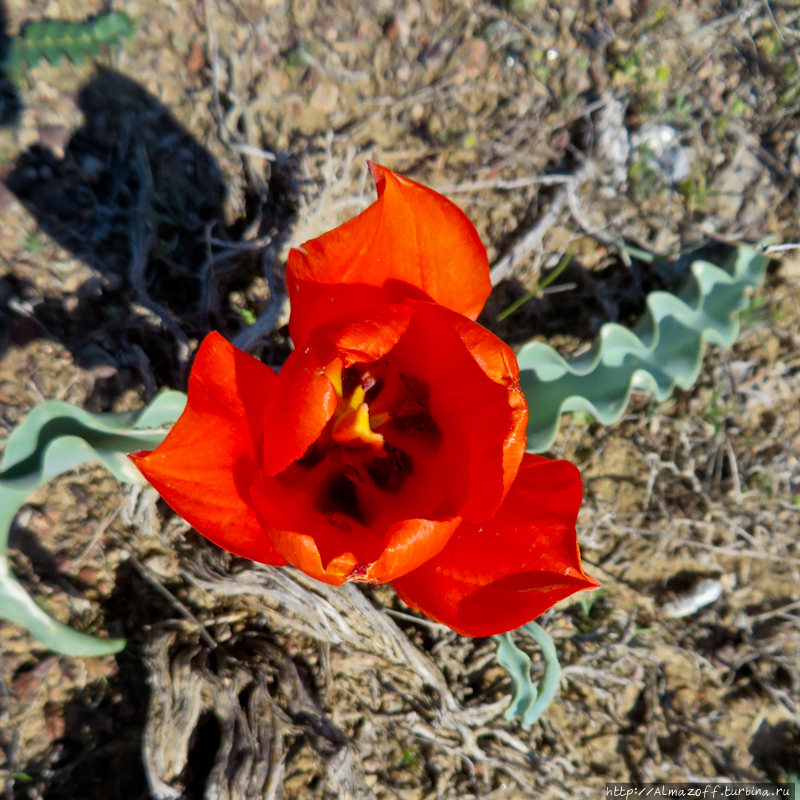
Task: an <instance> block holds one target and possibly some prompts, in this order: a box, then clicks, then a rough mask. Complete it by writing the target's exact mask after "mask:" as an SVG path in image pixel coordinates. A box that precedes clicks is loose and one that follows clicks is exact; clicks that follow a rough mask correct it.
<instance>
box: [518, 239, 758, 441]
mask: <svg viewBox="0 0 800 800" xmlns="http://www.w3.org/2000/svg"><path fill="white" fill-rule="evenodd" d="M768 261H769V259H768V258H767V257H766V256H764V255H762V254H761V253H758V252H756V251H755V250H752V249H750V248H748V247H740V248H738V249H737V250H736V252H735V253H734V254H733V256H732V257H731V258H730V259H729V260H728V261H727V262H726V263H725V264H724V265H722V266H721V267H718V266H715V265H714V264H710V263H709V262H707V261H695V262H694V263H693V264H692V266H691V272H690V277H689V279H688V280H687V282H686V284H685V285H684V287H683V288H682V290H681V291H680V292H678V293H677V294H670V293H669V292H651V293H650V294H649V295H648V296H647V300H646V303H647V312H646V313H645V314H644V316H643V317H642V319H641V320H640V321H639V323H638V324H637V325H636V327H635V328H634V329H633V330H630V329H628V328H624V327H622V326H621V325H617V324H615V323H606V324H605V325H603V327H602V328H601V329H600V333H599V335H598V337H597V339H596V340H595V342H594V343H593V345H592V347H591V349H590V350H589V351H588V352H586V353H582V354H580V355H577V356H573V357H571V358H568V359H565V358H563V357H562V356H561V355H559V354H558V353H557V352H556V351H555V350H554V349H553V348H552V347H550V346H549V345H546V344H544V343H542V342H530V343H528V344H527V345H524V346H523V347H522V349H521V350H520V351H519V353H518V354H517V360H518V361H519V365H520V386H521V387H522V391H523V392H524V393H525V396H526V397H527V399H528V411H529V418H528V451H529V452H532V453H542V452H544V451H545V450H548V449H549V448H550V447H551V446H552V444H553V442H554V441H555V438H556V434H557V433H558V426H559V422H560V420H561V415H562V414H563V413H565V412H568V411H583V412H587V413H589V414H591V415H592V416H593V417H595V418H596V419H597V420H598V421H600V422H602V423H603V424H604V425H610V424H611V423H613V422H616V421H617V420H618V419H619V418H620V417H621V416H622V414H623V413H624V411H625V408H626V407H627V405H628V402H629V400H630V397H631V394H632V392H634V391H637V392H647V393H648V394H651V395H653V397H655V398H656V400H659V401H662V400H666V398H667V397H669V396H670V395H671V394H672V392H673V391H674V389H675V387H676V386H677V387H680V388H681V389H688V388H689V387H691V386H692V384H694V382H695V381H696V380H697V378H698V376H699V374H700V369H701V367H702V363H703V354H704V352H705V347H706V344H708V343H712V344H717V345H719V346H720V347H730V346H731V345H732V344H733V343H734V341H736V337H737V336H738V335H739V319H738V312H739V311H741V310H742V309H743V308H744V307H745V306H746V305H747V296H748V294H749V292H750V291H751V290H752V289H754V288H755V287H757V286H759V285H760V284H761V283H762V281H763V280H764V271H765V269H766V265H767V262H768Z"/></svg>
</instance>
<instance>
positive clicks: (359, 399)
mask: <svg viewBox="0 0 800 800" xmlns="http://www.w3.org/2000/svg"><path fill="white" fill-rule="evenodd" d="M366 394H367V393H366V392H365V391H364V389H363V388H362V387H361V386H356V388H355V389H354V390H353V394H351V395H350V403H349V405H350V408H352V409H353V410H355V409H357V408H358V407H359V406H360V405H361V404H362V403H363V402H364V397H365V396H366Z"/></svg>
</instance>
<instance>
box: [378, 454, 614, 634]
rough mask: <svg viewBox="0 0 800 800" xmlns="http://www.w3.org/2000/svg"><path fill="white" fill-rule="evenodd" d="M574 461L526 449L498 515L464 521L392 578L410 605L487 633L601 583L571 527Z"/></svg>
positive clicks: (577, 483)
mask: <svg viewBox="0 0 800 800" xmlns="http://www.w3.org/2000/svg"><path fill="white" fill-rule="evenodd" d="M582 493H583V492H582V487H581V479H580V474H579V472H578V470H577V468H576V467H574V466H573V465H572V464H570V463H569V462H567V461H550V460H548V459H546V458H542V457H541V456H532V455H526V456H525V458H524V459H523V462H522V466H521V467H520V470H519V473H518V475H517V478H516V480H515V481H514V484H513V485H512V487H511V490H510V491H509V493H508V495H507V496H506V499H505V500H504V501H503V505H502V506H501V507H500V509H499V511H498V512H497V514H496V515H495V517H494V518H493V519H492V520H490V521H489V522H487V523H484V524H483V525H474V524H471V523H467V522H465V523H463V524H462V525H461V526H460V527H459V528H458V530H457V531H456V532H455V533H454V534H453V536H452V537H451V539H450V540H449V542H448V543H447V545H446V546H445V548H444V549H443V550H442V551H441V552H440V553H439V554H438V555H437V556H435V557H434V558H432V559H431V560H430V561H427V562H426V563H425V564H423V565H422V566H421V567H419V569H416V570H414V571H413V572H410V573H408V574H407V575H405V576H404V577H402V578H399V579H398V580H395V581H393V582H392V586H393V587H394V588H395V590H396V591H397V593H398V594H399V595H400V597H401V598H402V599H403V600H404V601H405V602H406V603H408V605H409V606H411V607H412V608H415V609H417V610H419V611H421V612H422V613H423V614H425V615H426V616H428V617H430V618H431V619H434V620H437V621H438V622H442V623H444V624H445V625H448V626H449V627H450V628H452V629H453V630H454V631H456V632H458V633H461V634H463V635H465V636H492V635H494V634H497V633H503V632H505V631H509V630H512V629H514V628H518V627H519V626H520V625H524V624H525V623H527V622H530V621H531V620H532V619H535V618H536V617H538V616H539V615H540V614H542V613H544V612H545V611H546V610H547V609H548V608H550V607H552V606H553V605H554V604H555V603H557V602H558V601H559V600H562V599H564V598H565V597H569V596H570V595H571V594H573V593H575V592H577V591H580V590H581V589H594V588H596V587H597V586H598V585H599V584H598V583H597V581H595V580H594V579H593V578H591V577H589V576H588V575H586V574H585V573H584V572H583V569H582V567H581V559H580V553H579V551H578V543H577V538H576V534H575V520H576V519H577V515H578V509H579V508H580V504H581V496H582Z"/></svg>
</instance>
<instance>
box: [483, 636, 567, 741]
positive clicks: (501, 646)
mask: <svg viewBox="0 0 800 800" xmlns="http://www.w3.org/2000/svg"><path fill="white" fill-rule="evenodd" d="M518 630H519V632H524V633H526V634H527V635H528V636H530V637H531V639H533V640H534V641H535V642H536V644H538V645H539V648H540V650H541V653H542V658H543V659H544V673H543V674H542V679H541V681H540V682H539V685H538V687H537V686H534V685H533V681H532V680H531V660H530V658H529V657H528V655H527V653H525V652H523V651H522V650H520V649H519V647H517V645H516V643H515V642H514V640H513V639H512V638H511V634H510V633H503V634H501V635H500V636H495V639H496V640H497V663H498V664H500V666H501V667H505V668H506V670H508V674H509V675H510V676H511V682H512V686H513V692H512V695H511V704H510V705H509V707H508V708H507V709H506V714H505V717H506V720H508V721H509V722H510V721H511V720H512V719H513V718H514V717H516V716H518V717H519V718H520V719H521V720H522V727H523V728H524V729H525V730H527V729H528V728H530V727H531V725H533V723H534V722H536V721H537V720H538V719H539V717H541V716H542V714H543V713H544V712H545V710H546V709H547V707H548V706H549V705H550V703H552V702H553V698H554V697H555V696H556V694H558V688H559V686H560V684H561V664H560V663H559V661H558V653H557V652H556V648H555V645H554V644H553V640H552V639H551V638H550V636H549V635H548V633H547V631H545V629H544V628H542V626H541V625H538V624H537V623H536V622H529V623H528V624H527V625H523V626H522V627H521V628H519V629H518Z"/></svg>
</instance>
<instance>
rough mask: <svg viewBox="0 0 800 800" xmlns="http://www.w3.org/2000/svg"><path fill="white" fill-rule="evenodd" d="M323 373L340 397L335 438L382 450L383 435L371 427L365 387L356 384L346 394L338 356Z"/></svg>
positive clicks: (334, 413) (334, 431)
mask: <svg viewBox="0 0 800 800" xmlns="http://www.w3.org/2000/svg"><path fill="white" fill-rule="evenodd" d="M323 374H324V375H325V377H326V378H327V379H328V380H329V381H330V382H331V384H332V385H333V389H334V391H335V392H336V396H337V397H338V398H339V402H338V404H337V406H336V410H335V411H334V412H333V420H334V422H333V429H332V430H331V436H332V437H333V440H334V441H335V442H339V443H340V444H351V443H353V444H358V443H359V442H360V443H363V444H368V445H369V446H370V447H373V448H375V449H376V450H380V449H381V448H382V447H383V436H382V435H381V434H380V433H375V432H374V431H373V430H372V428H370V419H369V406H368V405H367V404H366V403H365V402H364V398H365V397H366V395H367V393H366V391H365V389H364V387H363V386H360V385H359V386H356V388H355V389H354V390H353V393H352V394H351V395H350V396H349V397H345V396H344V388H343V384H342V362H341V361H340V360H339V359H338V358H337V359H336V360H335V361H331V363H330V364H328V366H327V367H325V370H324V372H323ZM377 416H378V417H382V416H384V415H382V414H379V415H377Z"/></svg>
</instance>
